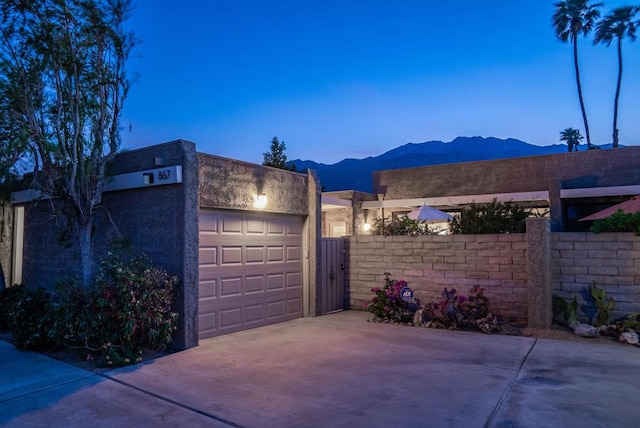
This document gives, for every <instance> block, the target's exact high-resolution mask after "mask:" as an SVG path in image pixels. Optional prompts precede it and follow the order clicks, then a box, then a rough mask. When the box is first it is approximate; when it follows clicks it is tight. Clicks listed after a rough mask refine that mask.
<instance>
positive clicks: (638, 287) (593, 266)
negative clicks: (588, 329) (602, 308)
mask: <svg viewBox="0 0 640 428" xmlns="http://www.w3.org/2000/svg"><path fill="white" fill-rule="evenodd" d="M551 273H552V276H551V278H552V288H553V293H554V294H556V295H559V296H560V297H562V298H564V299H566V300H571V299H573V293H575V295H576V297H577V300H578V304H579V310H578V315H579V316H580V315H581V316H580V317H579V318H580V319H581V320H582V321H583V322H592V321H593V317H594V316H595V313H596V309H595V307H594V306H593V304H592V303H591V302H592V299H591V297H590V295H589V292H588V289H589V286H590V285H591V284H592V283H593V282H595V283H596V285H597V286H598V287H600V288H602V289H604V290H605V291H606V293H607V296H610V297H613V299H614V301H615V307H614V310H613V311H612V313H611V320H615V319H616V318H619V317H622V316H626V315H628V314H629V313H632V312H640V237H638V236H636V235H635V234H633V233H602V234H592V233H552V234H551Z"/></svg>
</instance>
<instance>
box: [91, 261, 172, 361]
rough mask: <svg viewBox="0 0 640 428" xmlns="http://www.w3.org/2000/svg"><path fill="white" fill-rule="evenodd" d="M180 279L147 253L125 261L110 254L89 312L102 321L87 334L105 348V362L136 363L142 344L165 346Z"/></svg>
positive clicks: (168, 338)
mask: <svg viewBox="0 0 640 428" xmlns="http://www.w3.org/2000/svg"><path fill="white" fill-rule="evenodd" d="M176 283H177V278H176V277H170V276H169V275H167V273H166V272H165V271H163V270H161V269H158V268H155V267H153V266H151V264H150V262H149V260H148V259H146V258H145V257H136V258H134V259H132V260H131V261H130V262H123V261H122V260H121V259H120V257H118V256H114V255H110V257H109V258H108V259H107V260H106V261H105V262H104V263H103V264H102V271H101V273H100V275H99V277H98V280H97V285H96V288H95V290H94V292H93V295H92V299H91V306H90V311H89V314H90V316H91V317H92V319H93V317H97V318H98V323H97V324H98V325H97V330H96V331H95V335H87V340H89V346H91V347H99V348H101V349H103V357H104V359H105V360H106V361H105V362H106V364H107V365H120V364H128V363H133V362H136V361H138V360H139V359H140V354H141V351H142V349H143V348H151V349H155V350H163V349H165V348H166V346H167V345H168V344H169V343H170V342H171V336H172V334H173V332H174V331H175V329H176V326H175V324H176V321H177V318H178V314H177V313H176V312H174V311H172V310H171V304H172V301H173V295H174V289H175V286H176Z"/></svg>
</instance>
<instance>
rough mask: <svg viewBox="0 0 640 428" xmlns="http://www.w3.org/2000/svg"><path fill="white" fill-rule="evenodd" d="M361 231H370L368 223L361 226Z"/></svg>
mask: <svg viewBox="0 0 640 428" xmlns="http://www.w3.org/2000/svg"><path fill="white" fill-rule="evenodd" d="M362 230H364V231H365V232H368V231H370V230H371V224H369V223H365V224H364V225H363V226H362Z"/></svg>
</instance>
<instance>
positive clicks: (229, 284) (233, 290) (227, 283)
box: [220, 277, 242, 299]
mask: <svg viewBox="0 0 640 428" xmlns="http://www.w3.org/2000/svg"><path fill="white" fill-rule="evenodd" d="M241 295H242V278H240V277H235V278H222V280H221V281H220V298H221V299H226V298H229V297H231V296H241Z"/></svg>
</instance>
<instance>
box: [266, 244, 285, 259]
mask: <svg viewBox="0 0 640 428" xmlns="http://www.w3.org/2000/svg"><path fill="white" fill-rule="evenodd" d="M282 262H284V247H283V246H269V247H267V263H282Z"/></svg>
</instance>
